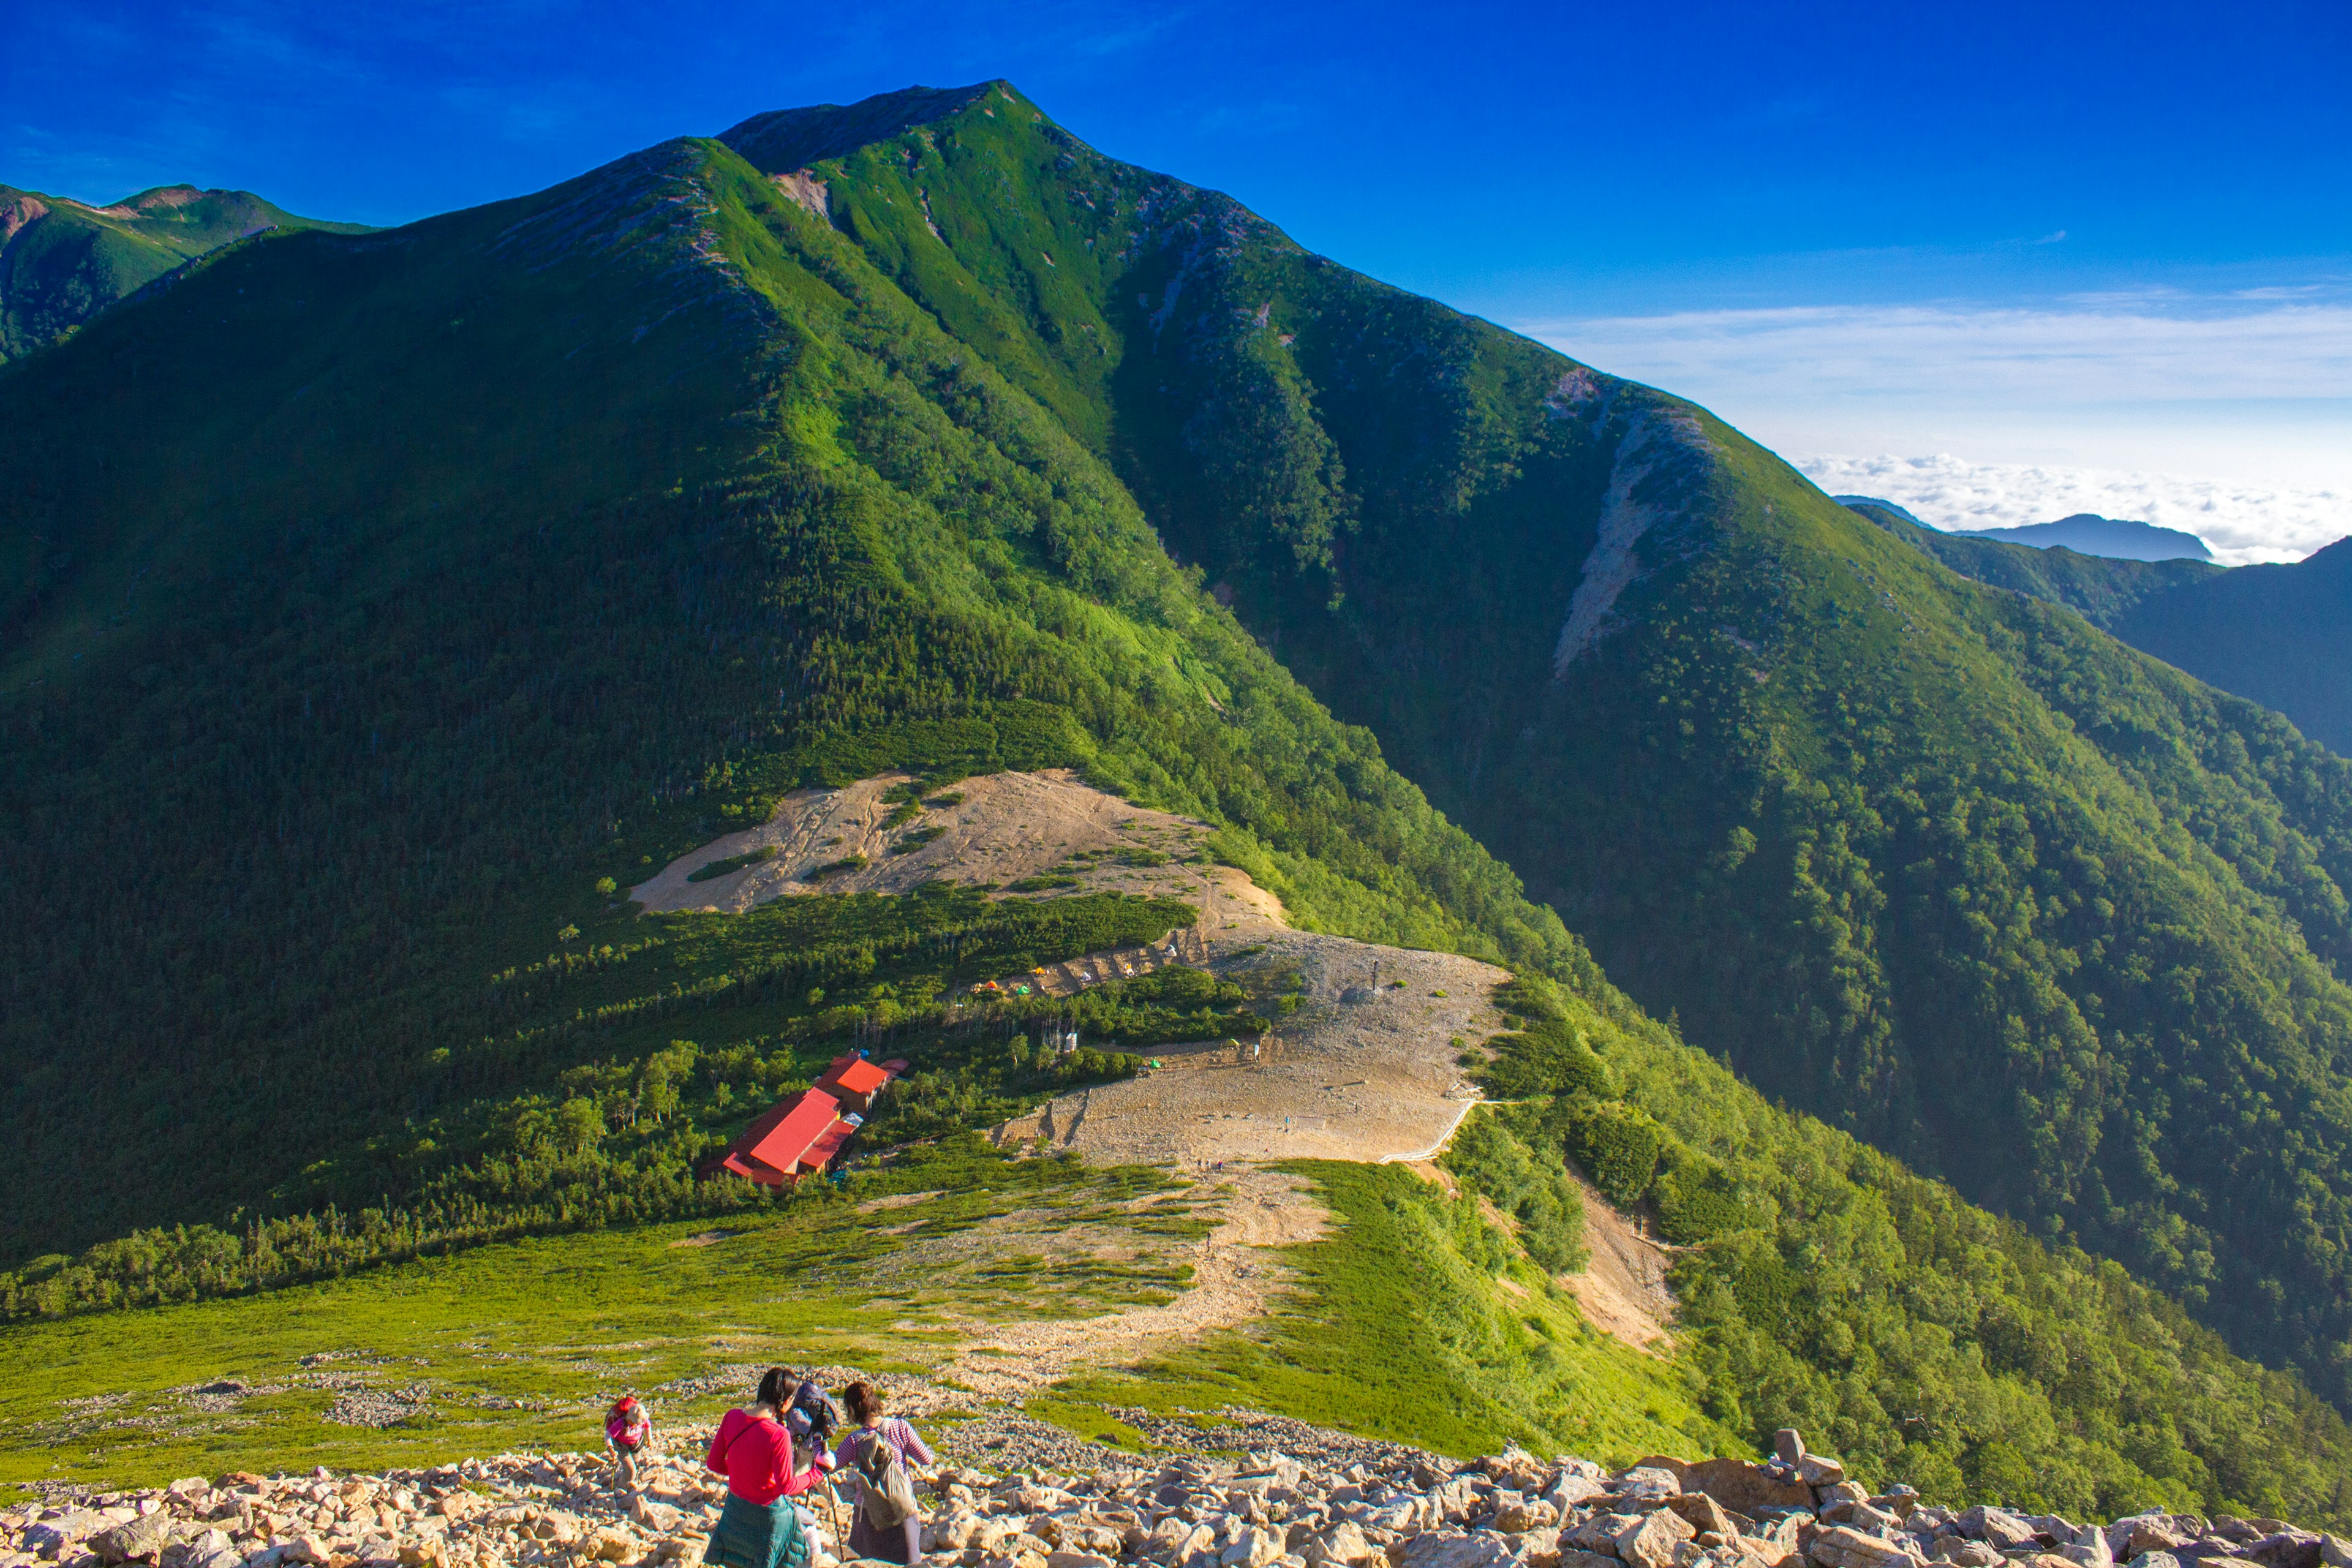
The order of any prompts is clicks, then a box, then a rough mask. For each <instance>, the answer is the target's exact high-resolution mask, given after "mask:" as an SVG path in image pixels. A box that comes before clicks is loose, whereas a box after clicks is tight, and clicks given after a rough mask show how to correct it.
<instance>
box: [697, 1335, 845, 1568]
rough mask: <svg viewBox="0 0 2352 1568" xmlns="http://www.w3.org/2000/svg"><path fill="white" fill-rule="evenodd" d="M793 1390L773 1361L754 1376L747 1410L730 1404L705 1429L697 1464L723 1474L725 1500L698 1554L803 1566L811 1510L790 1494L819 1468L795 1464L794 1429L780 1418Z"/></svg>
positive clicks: (777, 1567) (749, 1565)
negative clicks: (756, 1386)
mask: <svg viewBox="0 0 2352 1568" xmlns="http://www.w3.org/2000/svg"><path fill="white" fill-rule="evenodd" d="M792 1394H793V1378H792V1374H791V1373H788V1372H786V1371H785V1370H784V1369H783V1368H782V1367H780V1366H772V1367H770V1368H769V1369H768V1372H767V1375H766V1376H764V1377H762V1378H761V1379H760V1390H759V1393H758V1394H757V1395H756V1396H754V1398H753V1400H752V1404H751V1408H750V1409H749V1410H740V1409H739V1410H730V1411H729V1412H728V1413H727V1418H726V1419H725V1420H723V1421H721V1422H719V1430H718V1431H717V1432H715V1433H713V1434H712V1435H711V1438H710V1454H709V1458H706V1459H704V1460H703V1464H704V1465H705V1466H706V1467H707V1468H709V1469H711V1470H712V1471H715V1472H716V1473H718V1474H719V1475H722V1476H725V1477H726V1478H727V1506H726V1507H725V1508H724V1509H723V1510H720V1511H719V1524H718V1528H716V1529H714V1530H713V1531H711V1532H710V1544H709V1547H708V1548H706V1549H705V1550H704V1552H703V1554H702V1560H703V1561H704V1562H705V1563H721V1564H724V1565H726V1568H807V1564H808V1562H809V1559H810V1558H811V1556H812V1555H813V1554H814V1553H813V1552H812V1550H811V1542H810V1535H811V1532H812V1531H813V1529H814V1523H813V1521H814V1515H810V1514H807V1513H805V1512H804V1511H803V1510H802V1509H801V1508H800V1507H799V1505H797V1504H796V1503H794V1502H793V1498H794V1497H795V1496H797V1495H799V1494H800V1493H802V1492H804V1491H807V1490H808V1489H810V1488H811V1487H814V1486H815V1485H816V1483H817V1481H818V1480H819V1479H821V1478H822V1477H823V1476H824V1470H823V1469H822V1468H819V1467H817V1466H815V1465H811V1466H809V1467H808V1468H806V1469H804V1470H800V1469H795V1468H794V1467H793V1436H792V1433H791V1432H790V1431H788V1430H787V1429H786V1428H785V1426H784V1423H783V1421H782V1411H783V1410H784V1408H785V1407H786V1405H788V1404H789V1402H790V1400H791V1398H792Z"/></svg>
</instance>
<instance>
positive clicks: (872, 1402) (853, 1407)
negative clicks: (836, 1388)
mask: <svg viewBox="0 0 2352 1568" xmlns="http://www.w3.org/2000/svg"><path fill="white" fill-rule="evenodd" d="M841 1402H842V1403H843V1404H844V1405H848V1406H849V1418H850V1419H851V1420H852V1421H855V1422H856V1423H858V1424H859V1425H860V1426H863V1425H865V1424H866V1422H868V1421H871V1420H873V1419H874V1418H875V1417H876V1416H877V1415H881V1414H882V1391H881V1390H880V1389H878V1388H876V1387H874V1386H873V1385H872V1384H864V1383H853V1384H850V1385H849V1386H848V1387H847V1388H845V1389H843V1390H842V1391H841Z"/></svg>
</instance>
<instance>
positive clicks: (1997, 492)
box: [1789, 453, 2352, 566]
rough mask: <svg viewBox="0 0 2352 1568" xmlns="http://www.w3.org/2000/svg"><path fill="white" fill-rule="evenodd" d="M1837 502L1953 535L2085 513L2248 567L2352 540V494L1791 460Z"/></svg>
mask: <svg viewBox="0 0 2352 1568" xmlns="http://www.w3.org/2000/svg"><path fill="white" fill-rule="evenodd" d="M1789 460H1790V462H1792V463H1794V464H1795V465H1796V466H1797V468H1799V470H1801V472H1802V473H1803V474H1804V476H1805V477H1806V478H1807V479H1811V480H1812V481H1813V483H1815V484H1817V485H1819V486H1821V487H1822V489H1825V490H1827V491H1828V492H1829V493H1830V494H1832V495H1865V496H1875V497H1877V498H1878V499H1880V500H1891V501H1893V502H1895V504H1896V505H1897V506H1900V507H1903V508H1906V510H1909V511H1910V512H1911V513H1912V515H1914V516H1916V518H1918V520H1919V521H1921V522H1924V523H1926V524H1927V525H1928V526H1929V527H1931V528H1940V529H1944V530H1946V531H1951V530H1954V529H1978V528H2015V527H2017V526H2019V525H2021V524H2023V523H2029V522H2054V521H2057V520H2058V519H2060V518H2062V517H2070V516H2072V515H2073V514H2074V513H2075V512H2078V511H2089V512H2096V513H2098V514H2099V515H2100V516H2101V517H2123V518H2132V519H2135V520H2137V521H2141V522H2152V523H2155V524H2156V525H2157V526H2158V527H2159V528H2177V529H2179V530H2180V531H2182V532H2184V533H2193V534H2196V535H2197V536H2198V537H2199V538H2200V539H2202V540H2204V541H2205V542H2206V543H2207V544H2209V545H2210V546H2211V547H2212V550H2213V554H2214V556H2215V558H2216V559H2218V560H2220V561H2221V562H2222V563H2225V564H2227V565H2231V566H2242V565H2245V564H2247V563H2251V562H2256V561H2299V560H2301V559H2302V558H2303V557H2305V556H2306V555H2308V554H2310V553H2311V552H2313V551H2315V550H2317V549H2319V548H2320V547H2321V546H2323V545H2327V544H2333V543H2334V542H2336V541H2337V540H2338V539H2341V538H2343V537H2344V536H2345V535H2346V534H2347V533H2352V490H2331V489H2290V488H2286V487H2281V486H2263V485H2246V484H2234V483H2231V482H2228V481H2225V480H2221V479H2187V478H2183V477H2181V476H2179V475H2175V474H2138V473H2116V472H2107V471H2103V470H2100V469H2095V468H2043V467H2039V466H2034V465H2028V464H2011V463H1977V462H1970V461H1969V460H1968V459H1967V458H1956V457H1953V456H1952V455H1950V454H1949V453H1937V454H1936V455H1935V456H1933V457H1926V458H1897V457H1876V458H1853V457H1840V456H1834V455H1827V454H1824V455H1818V456H1811V457H1791V458H1790V459H1789Z"/></svg>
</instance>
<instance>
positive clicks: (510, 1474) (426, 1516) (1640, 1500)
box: [0, 1412, 2352, 1568]
mask: <svg viewBox="0 0 2352 1568" xmlns="http://www.w3.org/2000/svg"><path fill="white" fill-rule="evenodd" d="M1120 1414H1121V1415H1123V1416H1126V1417H1128V1418H1129V1419H1130V1420H1131V1422H1132V1423H1133V1424H1137V1425H1143V1424H1145V1423H1149V1424H1150V1426H1151V1427H1152V1428H1153V1431H1152V1439H1153V1441H1155V1442H1163V1441H1169V1440H1170V1439H1177V1440H1176V1441H1169V1447H1170V1449H1171V1451H1170V1452H1167V1453H1165V1454H1163V1455H1161V1456H1160V1459H1159V1460H1158V1462H1156V1463H1150V1464H1144V1463H1139V1457H1138V1456H1135V1455H1132V1454H1127V1453H1123V1452H1121V1451H1119V1450H1116V1449H1111V1448H1106V1447H1101V1446H1100V1445H1097V1444H1091V1443H1081V1442H1076V1440H1072V1439H1068V1438H1066V1435H1065V1436H1060V1437H1038V1436H1035V1435H1030V1436H1028V1437H1026V1438H1024V1439H1023V1440H1020V1441H1013V1440H1012V1439H1009V1438H1007V1437H1004V1436H1001V1435H999V1436H992V1435H989V1434H988V1433H987V1432H986V1430H985V1423H982V1422H971V1423H957V1424H956V1425H955V1426H953V1427H951V1428H949V1429H947V1430H944V1431H942V1433H941V1436H942V1439H943V1442H942V1447H944V1448H945V1449H946V1450H947V1451H948V1452H949V1453H950V1456H954V1455H958V1454H962V1455H970V1454H971V1453H972V1452H973V1451H974V1449H975V1448H982V1449H987V1448H993V1449H994V1450H996V1451H998V1452H1000V1453H1003V1452H1005V1451H1006V1450H1010V1451H1011V1452H1010V1456H1009V1457H1010V1458H1013V1459H1014V1460H1015V1461H1017V1462H1016V1463H1014V1464H1001V1463H1000V1464H999V1465H998V1466H997V1468H992V1469H989V1468H976V1467H975V1466H973V1465H972V1464H971V1463H967V1462H953V1461H952V1458H951V1461H950V1462H948V1463H945V1464H943V1465H942V1466H941V1467H940V1468H938V1469H936V1470H935V1471H933V1472H932V1473H930V1475H929V1477H928V1478H926V1479H925V1480H924V1482H923V1485H922V1491H923V1499H924V1513H925V1519H926V1521H927V1522H926V1524H925V1527H924V1531H923V1545H924V1551H925V1557H924V1562H925V1563H926V1564H927V1565H928V1568H1929V1565H1931V1564H1935V1565H1948V1568H2002V1565H2003V1564H2007V1563H2015V1564H2018V1565H2019V1568H2204V1565H2205V1564H2207V1563H2209V1562H2211V1561H2212V1560H2216V1559H2226V1560H2228V1561H2230V1562H2233V1563H2239V1562H2242V1563H2252V1564H2255V1565H2256V1568H2352V1544H2347V1542H2344V1541H2342V1540H2339V1539H2338V1538H2336V1537H2335V1536H2332V1535H2324V1534H2320V1533H2317V1532H2315V1531H2306V1530H2298V1529H2295V1528H2294V1527H2293V1526H2291V1525H2289V1524H2287V1523H2285V1522H2284V1521H2280V1520H2275V1519H2233V1518H2231V1517H2228V1516H2226V1515H2224V1516H2221V1517H2217V1518H2214V1519H2210V1520H2209V1519H2201V1518H2198V1517H2195V1516H2193V1515H2188V1514H2174V1513H2166V1512H2162V1511H2150V1512H2146V1513H2140V1514H2136V1515H2134V1516H2132V1517H2130V1518H2128V1519H2119V1520H2116V1521H2111V1522H2108V1523H2105V1524H2101V1523H2096V1522H2084V1523H2081V1524H2076V1523H2074V1522H2073V1521H2068V1520H2064V1519H2061V1518H2058V1517H2056V1516H2054V1515H2049V1514H2019V1513H2015V1512H2011V1511H2010V1510H2004V1509H2000V1508H1994V1507H1986V1506H1979V1507H1975V1508H1969V1509H1967V1510H1951V1509H1948V1508H1939V1507H1936V1506H1932V1505H1929V1504H1927V1503H1924V1502H1922V1501H1921V1500H1920V1499H1919V1496H1918V1494H1917V1493H1916V1491H1914V1490H1913V1489H1910V1488H1908V1487H1904V1486H1895V1487H1890V1488H1888V1489H1887V1490H1886V1491H1885V1493H1883V1494H1880V1495H1875V1496H1874V1495H1872V1494H1871V1493H1870V1492H1869V1491H1868V1490H1867V1489H1864V1487H1862V1486H1860V1485H1858V1484H1857V1483H1855V1482H1853V1481H1850V1480H1848V1479H1846V1478H1845V1472H1844V1470H1843V1468H1842V1467H1841V1466H1840V1465H1839V1464H1838V1462H1837V1461H1836V1460H1835V1459H1832V1458H1827V1457H1825V1456H1822V1455H1818V1454H1811V1453H1808V1452H1806V1450H1805V1447H1804V1444H1803V1442H1802V1440H1801V1438H1800V1437H1799V1436H1798V1435H1797V1434H1796V1433H1794V1432H1786V1431H1784V1432H1782V1433H1780V1435H1779V1440H1778V1443H1777V1445H1776V1448H1777V1454H1776V1457H1775V1458H1773V1459H1772V1460H1770V1461H1769V1462H1767V1463H1765V1464H1760V1465H1759V1464H1751V1463H1749V1462H1748V1461H1746V1460H1740V1459H1706V1460H1702V1461H1699V1462H1696V1463H1691V1462H1688V1461H1685V1460H1682V1459H1676V1458H1664V1457H1656V1458H1646V1459H1643V1461H1642V1462H1641V1463H1640V1464H1638V1465H1635V1466H1633V1467H1632V1468H1629V1469H1626V1470H1623V1471H1621V1472H1619V1473H1617V1474H1615V1475H1609V1474H1606V1473H1605V1472H1603V1471H1602V1469H1601V1467H1600V1466H1598V1465H1594V1464H1592V1463H1591V1462H1589V1461H1586V1460H1583V1459H1576V1458H1559V1459H1556V1460H1549V1461H1547V1460H1543V1459H1539V1458H1537V1457H1536V1456H1534V1455H1532V1454H1529V1453H1526V1452H1524V1451H1522V1450H1519V1449H1517V1448H1513V1449H1510V1450H1507V1452H1505V1453H1503V1454H1500V1455H1496V1456H1492V1457H1489V1458H1482V1459H1477V1460H1475V1461H1473V1462H1471V1463H1469V1464H1455V1463H1454V1462H1452V1461H1450V1460H1444V1459H1441V1458H1437V1457H1436V1456H1434V1455H1432V1454H1428V1453H1426V1452H1423V1451H1422V1450H1419V1449H1413V1448H1407V1447H1400V1446H1398V1445H1395V1444H1387V1443H1379V1442H1374V1441H1371V1440H1369V1439H1363V1438H1356V1437H1350V1436H1346V1435H1344V1434H1339V1433H1331V1432H1326V1431H1324V1430H1322V1429H1320V1428H1317V1427H1312V1426H1306V1425H1305V1424H1303V1423H1299V1422H1292V1421H1287V1420H1285V1419H1283V1418H1281V1417H1270V1416H1264V1415H1250V1414H1247V1413H1243V1412H1229V1413H1228V1418H1229V1420H1230V1422H1231V1425H1229V1426H1223V1427H1219V1428H1213V1429H1210V1430H1206V1431H1204V1430H1202V1429H1200V1428H1187V1427H1185V1426H1183V1425H1182V1424H1181V1423H1176V1422H1171V1421H1168V1420H1167V1419H1166V1418H1162V1417H1155V1416H1148V1415H1145V1413H1143V1412H1122V1413H1120ZM1163 1427H1164V1428H1166V1430H1165V1431H1161V1430H1160V1428H1163ZM972 1428H983V1430H982V1431H974V1430H972ZM996 1430H997V1432H998V1433H1000V1434H1001V1432H1002V1430H1003V1429H1002V1428H1001V1427H999V1428H997V1429H996ZM677 1436H678V1438H679V1439H680V1441H681V1443H682V1444H683V1445H685V1446H684V1447H682V1448H681V1450H680V1451H679V1452H678V1453H674V1454H672V1455H669V1456H667V1457H663V1456H648V1457H647V1458H646V1459H645V1460H644V1461H643V1462H642V1463H641V1466H640V1471H639V1477H638V1484H637V1485H636V1487H635V1488H634V1489H621V1488H619V1487H617V1486H615V1485H614V1471H613V1468H612V1466H611V1463H610V1461H609V1460H607V1459H605V1458H602V1457H599V1456H590V1455H583V1454H502V1455H499V1456H498V1457H496V1458H489V1459H468V1460H466V1461H464V1462H463V1463H461V1464H456V1465H447V1466H442V1467H438V1468H433V1469H425V1470H394V1471H391V1472H388V1473H386V1474H384V1475H382V1476H336V1475H331V1474H330V1473H329V1472H328V1471H326V1470H325V1469H320V1470H317V1471H314V1472H313V1473H312V1474H310V1475H309V1476H290V1477H289V1476H270V1477H263V1476H257V1475H251V1474H248V1473H246V1472H243V1471H238V1472H235V1473H232V1474H229V1475H225V1476H222V1477H219V1478H218V1479H215V1480H210V1481H206V1480H204V1479H195V1478H191V1479H186V1480H178V1481H174V1482H173V1483H172V1484H171V1485H170V1486H168V1487H166V1488H163V1489H160V1490H155V1491H133V1492H109V1493H97V1494H79V1493H61V1492H52V1493H51V1494H50V1495H48V1496H47V1497H46V1498H44V1499H42V1500H38V1501H35V1502H31V1503H26V1504H19V1505H17V1506H16V1507H14V1508H10V1509H5V1510H0V1568H35V1565H37V1564H38V1565H42V1568H49V1565H54V1568H124V1565H126V1564H130V1565H138V1568H146V1565H149V1564H152V1565H153V1568H598V1565H602V1564H607V1563H610V1564H619V1565H622V1568H631V1565H638V1564H642V1565H643V1568H667V1565H670V1564H676V1565H677V1568H700V1563H701V1561H702V1554H703V1551H704V1548H705V1546H706V1545H707V1544H708V1542H709V1532H710V1529H711V1526H712V1525H713V1524H714V1523H715V1522H716V1521H717V1519H718V1514H719V1507H720V1504H721V1502H722V1501H723V1500H724V1496H725V1492H724V1488H723V1483H721V1482H719V1479H717V1478H716V1477H712V1476H709V1475H707V1474H705V1473H703V1471H702V1470H701V1468H700V1466H699V1464H698V1463H697V1462H696V1456H698V1454H699V1452H700V1449H699V1447H698V1446H696V1445H694V1444H693V1443H692V1438H693V1437H694V1436H695V1434H693V1433H692V1432H691V1431H687V1432H681V1433H679V1434H678V1435H677ZM1268 1437H1278V1438H1280V1439H1282V1447H1255V1448H1252V1449H1249V1450H1247V1451H1246V1457H1245V1458H1242V1459H1239V1460H1236V1459H1234V1458H1233V1457H1232V1455H1233V1453H1234V1449H1233V1448H1231V1447H1225V1448H1223V1449H1218V1448H1215V1447H1212V1445H1213V1444H1215V1443H1217V1442H1218V1441H1219V1440H1220V1439H1223V1440H1224V1441H1228V1442H1230V1441H1234V1440H1237V1439H1238V1440H1248V1439H1252V1438H1255V1439H1265V1438H1268ZM976 1439H977V1441H976ZM1070 1457H1076V1458H1078V1459H1080V1460H1081V1461H1082V1466H1081V1468H1075V1469H1073V1468H1059V1466H1058V1461H1060V1460H1062V1459H1064V1458H1070ZM803 1502H804V1503H809V1504H810V1506H812V1508H813V1510H814V1512H815V1513H816V1514H817V1515H818V1517H819V1519H820V1521H821V1526H820V1531H819V1538H818V1542H817V1546H818V1551H817V1552H816V1555H815V1558H814V1565H813V1568H835V1564H836V1563H838V1561H839V1560H838V1559H837V1558H836V1557H835V1555H834V1552H835V1549H836V1547H835V1539H834V1535H833V1531H835V1529H836V1528H838V1527H839V1526H840V1525H842V1524H845V1522H846V1520H847V1511H846V1510H847V1507H848V1505H847V1504H846V1503H845V1502H838V1501H835V1500H830V1499H827V1498H825V1497H824V1496H823V1495H822V1494H820V1495H819V1496H818V1497H817V1498H815V1499H814V1500H811V1499H803Z"/></svg>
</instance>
